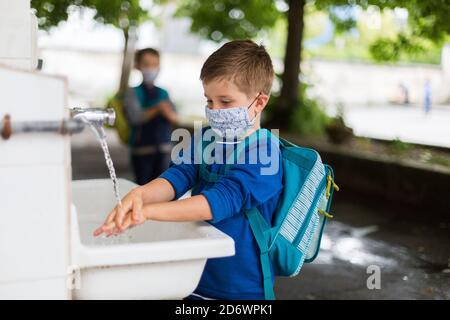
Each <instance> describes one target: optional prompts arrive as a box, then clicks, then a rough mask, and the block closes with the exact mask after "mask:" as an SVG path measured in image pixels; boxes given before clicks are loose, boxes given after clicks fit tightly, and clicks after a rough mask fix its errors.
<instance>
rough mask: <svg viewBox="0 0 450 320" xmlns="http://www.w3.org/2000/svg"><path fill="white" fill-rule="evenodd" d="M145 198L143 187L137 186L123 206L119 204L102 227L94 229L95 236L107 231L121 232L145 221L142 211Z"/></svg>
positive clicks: (126, 197) (111, 232)
mask: <svg viewBox="0 0 450 320" xmlns="http://www.w3.org/2000/svg"><path fill="white" fill-rule="evenodd" d="M142 206H143V200H142V192H141V189H140V188H139V187H138V188H135V189H133V190H132V191H130V192H129V193H128V194H127V195H126V196H125V197H124V198H123V199H122V206H120V205H117V206H116V207H115V208H114V209H113V210H112V211H111V213H110V214H109V215H108V217H107V218H106V220H105V222H104V223H103V225H102V226H101V227H99V228H98V229H97V230H95V231H94V236H95V237H96V236H99V235H100V234H102V233H106V234H107V235H108V236H110V235H112V234H115V233H121V232H123V231H124V230H125V229H127V228H129V227H132V226H135V225H139V224H142V223H144V222H145V220H146V218H145V217H144V214H143V212H142Z"/></svg>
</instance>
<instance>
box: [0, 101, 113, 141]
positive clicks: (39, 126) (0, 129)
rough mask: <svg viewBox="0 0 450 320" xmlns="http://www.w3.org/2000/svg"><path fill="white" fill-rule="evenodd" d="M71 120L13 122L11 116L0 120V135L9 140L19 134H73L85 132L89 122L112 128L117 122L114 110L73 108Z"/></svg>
mask: <svg viewBox="0 0 450 320" xmlns="http://www.w3.org/2000/svg"><path fill="white" fill-rule="evenodd" d="M70 116H71V118H70V119H64V120H62V121H15V122H13V121H11V116H10V115H9V114H7V115H5V116H4V117H3V119H1V120H0V135H1V136H2V138H3V139H5V140H6V139H8V138H9V137H10V136H11V134H13V133H14V134H15V133H19V132H22V133H24V132H58V133H60V134H73V133H79V132H81V131H83V129H84V128H85V127H86V124H87V122H90V123H95V124H99V125H101V126H104V125H106V124H107V125H110V126H112V125H113V124H114V122H115V120H116V114H115V112H114V110H113V109H100V108H86V109H84V108H73V109H70Z"/></svg>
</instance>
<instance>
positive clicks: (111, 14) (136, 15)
mask: <svg viewBox="0 0 450 320" xmlns="http://www.w3.org/2000/svg"><path fill="white" fill-rule="evenodd" d="M31 6H32V8H33V9H34V10H35V11H36V16H37V17H38V21H39V27H40V28H42V29H49V28H51V27H53V26H57V25H58V24H59V22H61V21H64V20H67V18H68V14H69V11H70V10H83V9H86V8H89V9H94V10H95V16H94V19H95V20H96V21H97V22H99V23H102V24H110V25H113V26H115V27H117V28H119V29H120V30H121V31H122V34H123V37H124V47H123V60H122V72H121V77H120V85H119V91H122V90H124V89H125V88H126V87H127V85H128V78H129V75H130V71H131V68H132V61H133V60H132V55H133V51H134V45H135V39H136V29H137V27H138V26H139V24H140V23H142V22H143V21H144V20H146V19H150V17H149V16H148V14H147V11H146V10H145V9H144V8H142V6H141V4H140V1H139V0H32V1H31Z"/></svg>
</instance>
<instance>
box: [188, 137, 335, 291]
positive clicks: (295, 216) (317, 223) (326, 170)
mask: <svg viewBox="0 0 450 320" xmlns="http://www.w3.org/2000/svg"><path fill="white" fill-rule="evenodd" d="M269 135H270V136H271V137H272V138H274V139H278V141H279V146H280V151H281V158H282V166H283V185H284V189H283V193H282V195H281V196H280V200H279V202H278V207H277V209H276V211H275V213H274V217H273V219H272V225H269V224H268V223H267V221H266V220H265V219H264V217H263V216H262V215H261V214H260V212H259V210H258V209H257V208H253V209H251V210H248V211H246V212H245V214H246V216H247V218H248V220H249V223H250V226H251V229H252V232H253V235H254V237H255V240H256V242H257V244H258V246H259V249H260V261H261V267H262V272H263V278H264V279H263V280H264V296H265V299H267V300H273V299H275V295H274V292H273V284H272V277H271V268H272V269H273V272H274V275H275V276H289V277H293V276H295V275H297V274H298V273H299V272H300V269H301V268H302V266H303V263H304V262H306V263H310V262H312V261H314V259H315V258H316V257H317V255H318V253H319V249H320V241H321V238H322V234H323V230H324V228H325V224H326V221H327V219H328V218H333V216H332V215H330V214H329V213H328V212H329V210H330V206H331V201H332V196H333V191H334V190H336V191H338V190H339V188H338V186H337V185H336V184H335V182H334V174H333V170H332V168H331V167H330V166H328V165H324V164H323V163H322V160H321V158H320V156H319V154H318V153H317V151H315V150H313V149H308V148H303V147H299V146H296V145H295V144H293V143H291V142H289V141H287V140H284V139H282V138H278V137H276V136H274V135H271V133H270V131H268V130H267V129H259V130H257V131H256V132H254V133H253V134H251V135H250V136H248V137H246V138H245V140H244V141H243V142H241V143H239V144H238V146H237V148H236V152H235V153H233V154H232V155H231V156H233V157H235V159H237V158H236V157H237V156H238V155H239V153H240V152H241V151H242V150H243V149H244V148H245V147H246V146H248V145H249V144H250V143H252V142H255V140H256V139H259V138H260V137H261V136H264V137H265V138H267V137H268V136H269ZM202 141H203V139H202ZM199 148H201V149H199V151H201V152H202V153H201V155H203V150H204V149H205V142H204V141H203V143H200V144H199ZM200 159H202V161H201V165H200V169H199V177H200V179H202V180H205V181H207V182H216V181H217V180H218V179H219V178H220V177H221V176H222V175H221V174H218V173H212V172H209V171H208V170H207V169H206V164H205V163H204V161H203V157H202V156H201V157H200ZM228 160H232V159H228ZM230 166H231V164H230V161H227V162H226V165H225V169H224V173H223V174H225V173H226V172H227V170H228V168H229V167H230ZM195 188H196V187H194V190H195ZM194 192H195V191H194Z"/></svg>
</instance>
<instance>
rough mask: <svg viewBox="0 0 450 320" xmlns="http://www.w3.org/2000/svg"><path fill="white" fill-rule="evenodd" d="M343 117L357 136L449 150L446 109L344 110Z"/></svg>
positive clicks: (449, 121)
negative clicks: (426, 111) (398, 140)
mask: <svg viewBox="0 0 450 320" xmlns="http://www.w3.org/2000/svg"><path fill="white" fill-rule="evenodd" d="M344 117H345V120H346V123H347V125H348V126H350V127H352V128H353V130H354V132H355V134H356V135H358V136H364V137H370V138H378V139H386V140H392V139H396V138H399V139H400V140H402V141H404V142H411V143H418V144H425V145H434V146H442V147H450V106H435V107H434V108H433V109H432V110H431V112H430V113H429V114H425V113H424V111H423V109H422V108H421V107H419V106H392V105H385V106H373V107H348V108H346V109H345V114H344Z"/></svg>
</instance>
